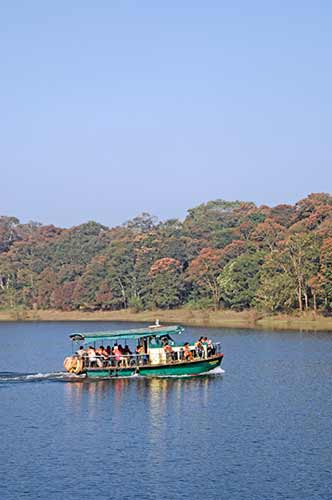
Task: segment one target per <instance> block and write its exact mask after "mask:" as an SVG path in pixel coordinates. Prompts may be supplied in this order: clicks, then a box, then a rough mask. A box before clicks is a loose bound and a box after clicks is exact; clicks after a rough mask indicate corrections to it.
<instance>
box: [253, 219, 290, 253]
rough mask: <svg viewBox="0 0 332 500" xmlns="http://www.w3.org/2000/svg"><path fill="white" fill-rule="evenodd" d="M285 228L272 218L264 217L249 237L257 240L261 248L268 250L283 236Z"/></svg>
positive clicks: (273, 248) (273, 247) (271, 249)
mask: <svg viewBox="0 0 332 500" xmlns="http://www.w3.org/2000/svg"><path fill="white" fill-rule="evenodd" d="M285 234H286V231H285V228H284V227H283V226H282V225H281V224H278V223H277V222H275V221H274V220H273V219H266V220H265V221H264V222H261V223H260V224H258V225H257V226H256V228H255V230H254V231H253V233H252V235H251V237H252V240H253V241H257V242H258V244H259V246H260V247H261V248H267V249H269V250H270V252H273V250H275V249H276V247H277V244H278V242H279V241H281V240H283V239H284V238H285Z"/></svg>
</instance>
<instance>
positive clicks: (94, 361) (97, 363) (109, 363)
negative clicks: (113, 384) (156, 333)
mask: <svg viewBox="0 0 332 500" xmlns="http://www.w3.org/2000/svg"><path fill="white" fill-rule="evenodd" d="M189 352H190V355H189V356H188V355H186V353H185V351H184V350H183V348H180V349H176V348H175V349H173V351H172V352H167V353H165V358H164V360H163V361H161V360H160V362H161V363H162V364H167V363H183V362H184V361H187V362H190V361H195V360H196V361H198V360H199V359H202V360H203V359H210V358H214V357H215V356H216V355H219V354H221V353H222V350H221V343H220V342H214V343H213V344H211V345H204V346H203V347H202V348H197V347H194V346H192V347H191V348H190V351H189ZM148 364H150V357H149V355H148V354H136V353H133V354H121V355H119V354H118V355H109V356H107V357H105V356H102V355H100V354H98V355H95V356H93V357H89V356H88V354H84V355H83V368H112V367H113V368H121V369H123V368H139V367H142V366H144V365H148Z"/></svg>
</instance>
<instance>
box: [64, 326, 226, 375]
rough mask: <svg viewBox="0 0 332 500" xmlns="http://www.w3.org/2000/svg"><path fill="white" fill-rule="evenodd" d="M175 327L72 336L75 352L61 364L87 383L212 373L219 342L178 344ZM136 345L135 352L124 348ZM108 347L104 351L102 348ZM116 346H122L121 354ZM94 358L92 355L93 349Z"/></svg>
mask: <svg viewBox="0 0 332 500" xmlns="http://www.w3.org/2000/svg"><path fill="white" fill-rule="evenodd" d="M183 331H184V328H183V327H182V326H179V325H175V326H162V325H159V323H158V322H156V324H155V325H152V326H150V327H147V328H138V329H131V330H120V331H109V332H92V333H86V332H82V333H72V334H71V335H70V339H71V340H72V342H73V343H74V344H76V345H77V344H81V345H80V347H79V349H78V351H76V353H75V354H74V355H72V356H69V357H67V358H66V359H65V360H64V366H65V369H66V370H67V371H68V372H70V373H76V374H78V375H83V374H84V375H85V376H86V377H87V378H90V379H109V378H118V377H130V376H132V375H140V376H144V377H169V376H194V375H201V374H205V373H208V372H210V371H211V370H214V369H215V368H217V367H219V366H220V365H221V362H222V360H223V357H224V355H223V353H222V352H221V345H220V342H217V343H213V344H212V342H211V341H209V342H202V343H201V344H198V345H197V342H196V343H195V344H194V343H188V342H185V343H179V342H175V341H174V340H173V337H175V336H178V335H180V334H182V333H183ZM133 341H135V343H137V346H136V348H135V352H134V353H133V352H131V349H130V347H129V346H128V344H132V343H133ZM105 343H107V344H114V346H113V348H111V347H110V345H108V346H107V347H108V351H107V350H106V349H105V348H104V347H103V346H104V345H105ZM120 344H121V346H122V345H125V350H123V348H122V347H121V351H120ZM97 345H99V349H97V352H98V354H96V351H95V349H96V347H97Z"/></svg>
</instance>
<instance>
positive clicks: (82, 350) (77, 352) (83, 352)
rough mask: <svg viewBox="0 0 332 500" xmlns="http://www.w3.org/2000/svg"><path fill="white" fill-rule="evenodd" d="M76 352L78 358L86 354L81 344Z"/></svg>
mask: <svg viewBox="0 0 332 500" xmlns="http://www.w3.org/2000/svg"><path fill="white" fill-rule="evenodd" d="M76 354H77V356H78V357H79V358H83V357H84V356H86V352H85V349H84V347H83V346H82V345H81V347H80V348H79V349H78V350H77V351H76Z"/></svg>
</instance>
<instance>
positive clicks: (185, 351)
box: [183, 342, 193, 361]
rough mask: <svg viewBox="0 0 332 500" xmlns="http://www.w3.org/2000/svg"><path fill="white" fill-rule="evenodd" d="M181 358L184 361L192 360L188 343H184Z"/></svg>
mask: <svg viewBox="0 0 332 500" xmlns="http://www.w3.org/2000/svg"><path fill="white" fill-rule="evenodd" d="M183 358H184V360H185V361H192V359H193V353H192V352H191V350H190V346H189V343H188V342H186V343H185V344H184V346H183Z"/></svg>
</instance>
